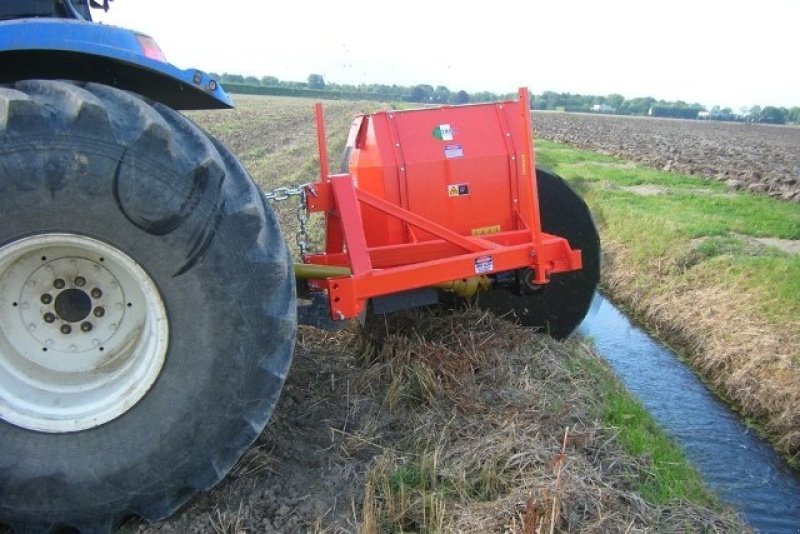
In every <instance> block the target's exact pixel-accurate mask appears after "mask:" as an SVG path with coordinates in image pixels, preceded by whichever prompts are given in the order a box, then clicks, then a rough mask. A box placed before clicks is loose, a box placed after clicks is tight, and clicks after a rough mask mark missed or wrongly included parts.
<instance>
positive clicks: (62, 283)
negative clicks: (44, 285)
mask: <svg viewBox="0 0 800 534" xmlns="http://www.w3.org/2000/svg"><path fill="white" fill-rule="evenodd" d="M66 285H67V283H66V282H65V281H64V280H62V279H61V278H56V280H55V282H53V287H55V288H56V289H64V287H65V286H66Z"/></svg>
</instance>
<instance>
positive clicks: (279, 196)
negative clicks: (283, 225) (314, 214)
mask: <svg viewBox="0 0 800 534" xmlns="http://www.w3.org/2000/svg"><path fill="white" fill-rule="evenodd" d="M308 185H309V184H302V185H298V186H297V187H277V188H275V189H273V190H272V191H265V192H264V198H266V199H267V200H270V201H273V202H283V201H284V200H289V199H290V198H292V197H298V203H297V208H296V217H297V222H299V223H300V227H299V228H298V230H297V234H296V235H295V242H296V243H297V249H298V251H299V252H300V261H305V259H306V251H307V250H308V207H307V206H306V195H307V192H306V187H307V186H308Z"/></svg>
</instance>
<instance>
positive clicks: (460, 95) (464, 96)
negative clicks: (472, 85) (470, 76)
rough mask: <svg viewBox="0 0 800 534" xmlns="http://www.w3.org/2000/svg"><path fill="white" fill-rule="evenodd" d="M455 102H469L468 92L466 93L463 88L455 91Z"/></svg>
mask: <svg viewBox="0 0 800 534" xmlns="http://www.w3.org/2000/svg"><path fill="white" fill-rule="evenodd" d="M455 102H456V104H467V103H469V93H467V92H466V91H465V90H463V89H462V90H460V91H459V92H457V93H456V98H455Z"/></svg>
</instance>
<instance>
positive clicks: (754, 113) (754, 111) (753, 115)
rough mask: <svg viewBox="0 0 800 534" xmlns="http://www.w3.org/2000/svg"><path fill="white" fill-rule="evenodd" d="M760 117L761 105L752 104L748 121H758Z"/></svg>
mask: <svg viewBox="0 0 800 534" xmlns="http://www.w3.org/2000/svg"><path fill="white" fill-rule="evenodd" d="M760 117H761V106H753V107H752V108H750V117H749V119H750V122H758V121H759V118H760Z"/></svg>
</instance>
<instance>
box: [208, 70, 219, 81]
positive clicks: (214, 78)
mask: <svg viewBox="0 0 800 534" xmlns="http://www.w3.org/2000/svg"><path fill="white" fill-rule="evenodd" d="M208 77H209V78H211V79H212V80H219V79H220V77H219V74H217V73H216V72H209V73H208Z"/></svg>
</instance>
